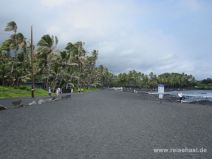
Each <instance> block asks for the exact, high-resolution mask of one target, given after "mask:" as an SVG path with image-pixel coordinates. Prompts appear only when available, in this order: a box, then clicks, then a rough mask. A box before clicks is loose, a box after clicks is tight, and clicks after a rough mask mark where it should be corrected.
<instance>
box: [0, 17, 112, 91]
mask: <svg viewBox="0 0 212 159" xmlns="http://www.w3.org/2000/svg"><path fill="white" fill-rule="evenodd" d="M5 31H10V32H12V34H11V36H10V37H9V38H8V39H7V40H5V41H4V42H3V43H2V44H1V45H0V59H1V60H0V85H2V86H13V87H14V86H20V85H21V84H24V83H26V82H27V83H30V82H31V76H32V67H33V72H34V77H35V82H38V83H42V88H43V89H46V90H47V89H48V87H51V89H52V91H53V92H54V91H55V89H56V88H57V87H60V88H63V89H65V88H68V87H67V86H71V87H72V88H73V87H74V88H76V89H78V88H83V87H87V88H89V87H102V86H104V84H105V83H106V82H108V81H110V79H109V78H110V77H112V73H110V72H109V71H108V69H107V68H106V67H104V66H102V65H100V66H98V67H97V66H96V60H97V58H98V51H97V50H93V51H91V52H88V51H86V50H85V48H84V43H83V42H81V41H78V42H75V43H72V42H68V43H67V44H66V46H65V48H63V49H58V48H57V44H58V38H57V37H56V36H50V35H48V34H47V35H43V36H42V37H41V39H40V40H39V41H38V43H37V45H36V46H34V50H33V56H32V57H31V44H30V43H27V41H29V40H27V39H26V37H24V35H23V34H22V33H18V32H17V31H18V27H17V25H16V23H15V22H14V21H12V22H9V23H8V24H7V26H6V28H5Z"/></svg>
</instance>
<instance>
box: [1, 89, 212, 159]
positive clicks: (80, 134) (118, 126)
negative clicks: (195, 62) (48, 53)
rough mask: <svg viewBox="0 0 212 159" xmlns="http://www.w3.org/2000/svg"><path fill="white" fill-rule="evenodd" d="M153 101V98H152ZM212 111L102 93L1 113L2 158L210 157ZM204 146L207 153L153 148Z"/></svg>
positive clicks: (108, 92) (135, 158)
mask: <svg viewBox="0 0 212 159" xmlns="http://www.w3.org/2000/svg"><path fill="white" fill-rule="evenodd" d="M153 99H154V100H153ZM211 116H212V107H211V106H209V105H199V104H195V105H194V104H181V103H176V102H167V101H166V100H165V101H163V102H162V103H161V104H160V103H159V101H158V100H157V98H155V96H149V95H141V94H139V93H138V94H135V93H129V92H119V91H112V90H101V91H98V92H93V93H84V94H74V95H73V97H72V99H66V100H61V101H57V102H52V103H45V104H42V105H33V106H30V107H24V108H20V109H9V110H4V111H1V112H0V132H1V133H0V150H1V151H0V158H2V159H9V158H15V159H29V158H30V159H40V158H47V159H48V158H49V159H54V158H55V159H57V158H59V159H63V158H64V159H66V158H67V159H70V158H73V159H74V158H76V159H85V158H86V159H89V158H90V159H94V158H98V159H119V158H120V159H138V158H161V159H164V158H176V159H178V158H185V159H187V158H211V157H212V143H211V141H212V135H211V134H212V127H211V123H212V118H211ZM177 148H178V149H183V148H189V149H191V148H192V149H194V148H198V149H201V148H205V149H207V152H206V153H197V152H196V153H188V152H184V153H183V152H181V153H179V152H175V153H173V152H167V153H165V152H164V153H156V152H154V149H177Z"/></svg>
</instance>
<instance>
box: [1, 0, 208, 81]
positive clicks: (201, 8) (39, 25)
mask: <svg viewBox="0 0 212 159" xmlns="http://www.w3.org/2000/svg"><path fill="white" fill-rule="evenodd" d="M9 21H15V22H16V23H17V25H18V31H19V32H22V33H24V35H25V37H27V38H29V37H30V26H31V25H33V30H34V39H35V42H37V41H38V40H39V39H40V38H41V36H42V35H44V34H51V35H56V36H57V37H58V38H59V46H58V47H60V48H64V47H65V45H66V44H67V43H68V42H77V41H83V42H85V48H86V49H87V50H88V51H92V50H93V49H96V50H98V51H99V57H98V64H103V65H105V66H106V67H108V68H109V70H110V71H112V72H113V73H120V72H127V71H129V70H133V69H135V70H137V71H140V72H143V73H147V74H148V73H150V72H154V73H156V74H161V73H165V72H178V73H182V72H184V73H187V74H192V75H194V76H195V77H196V78H197V79H203V78H206V77H210V78H212V1H211V0H19V1H17V0H0V42H2V41H3V40H5V39H6V38H7V37H9V35H10V33H8V32H5V31H4V28H5V26H6V24H7V23H8V22H9Z"/></svg>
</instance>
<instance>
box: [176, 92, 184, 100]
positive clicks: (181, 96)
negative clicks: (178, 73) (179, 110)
mask: <svg viewBox="0 0 212 159" xmlns="http://www.w3.org/2000/svg"><path fill="white" fill-rule="evenodd" d="M177 95H178V97H179V99H180V103H182V102H183V101H182V100H183V93H182V92H180V93H177Z"/></svg>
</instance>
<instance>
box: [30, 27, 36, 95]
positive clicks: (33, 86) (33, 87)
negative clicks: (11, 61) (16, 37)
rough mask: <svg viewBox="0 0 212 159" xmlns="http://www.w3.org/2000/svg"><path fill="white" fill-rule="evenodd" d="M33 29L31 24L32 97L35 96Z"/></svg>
mask: <svg viewBox="0 0 212 159" xmlns="http://www.w3.org/2000/svg"><path fill="white" fill-rule="evenodd" d="M33 50H34V48H33V30H32V26H31V66H32V72H31V78H32V98H34V97H35V80H34V65H33V64H34V59H33Z"/></svg>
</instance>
